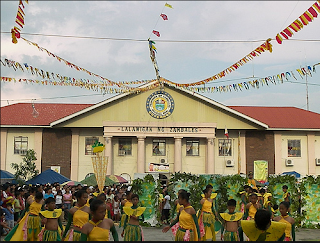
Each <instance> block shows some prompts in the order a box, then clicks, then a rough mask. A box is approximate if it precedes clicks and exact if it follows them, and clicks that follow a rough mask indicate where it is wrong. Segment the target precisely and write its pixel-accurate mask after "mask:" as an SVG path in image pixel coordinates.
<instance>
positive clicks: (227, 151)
mask: <svg viewBox="0 0 320 243" xmlns="http://www.w3.org/2000/svg"><path fill="white" fill-rule="evenodd" d="M231 142H232V140H231V139H219V156H231V155H232V153H231V151H232V143H231Z"/></svg>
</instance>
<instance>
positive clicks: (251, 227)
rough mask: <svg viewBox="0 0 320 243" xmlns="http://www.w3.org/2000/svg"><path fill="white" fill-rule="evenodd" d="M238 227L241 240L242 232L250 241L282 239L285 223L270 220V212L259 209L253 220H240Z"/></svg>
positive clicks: (241, 239)
mask: <svg viewBox="0 0 320 243" xmlns="http://www.w3.org/2000/svg"><path fill="white" fill-rule="evenodd" d="M240 224H241V227H239V238H240V241H243V238H244V237H243V236H244V234H245V235H246V236H247V237H248V238H249V240H250V241H282V240H283V239H284V235H285V234H284V232H285V229H286V224H285V223H282V222H275V221H271V212H270V211H268V210H265V209H259V210H258V211H257V212H256V215H255V218H254V220H241V221H240Z"/></svg>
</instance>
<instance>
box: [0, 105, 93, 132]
mask: <svg viewBox="0 0 320 243" xmlns="http://www.w3.org/2000/svg"><path fill="white" fill-rule="evenodd" d="M89 106H92V104H53V103H46V104H45V103H36V104H34V107H35V109H36V111H37V112H38V113H39V116H38V117H36V118H35V117H33V116H32V112H33V109H32V103H17V104H13V105H8V106H4V107H1V125H24V126H48V125H50V123H51V122H54V121H56V120H59V119H61V118H63V117H66V116H68V115H71V114H73V113H75V112H77V111H80V110H82V109H85V108H87V107H89Z"/></svg>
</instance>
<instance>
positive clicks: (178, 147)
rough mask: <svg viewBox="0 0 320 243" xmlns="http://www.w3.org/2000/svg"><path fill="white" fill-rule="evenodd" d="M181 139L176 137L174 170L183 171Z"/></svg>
mask: <svg viewBox="0 0 320 243" xmlns="http://www.w3.org/2000/svg"><path fill="white" fill-rule="evenodd" d="M181 139H182V137H174V172H182V156H181V150H182V149H181V147H182V146H181V145H182V144H181Z"/></svg>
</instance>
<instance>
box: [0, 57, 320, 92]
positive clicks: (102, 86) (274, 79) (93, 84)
mask: <svg viewBox="0 0 320 243" xmlns="http://www.w3.org/2000/svg"><path fill="white" fill-rule="evenodd" d="M1 64H2V65H3V66H7V67H13V68H14V70H15V71H16V70H18V68H19V69H20V70H22V71H23V70H24V68H23V66H22V65H21V64H20V63H18V62H15V61H11V60H8V59H5V60H4V61H2V60H1ZM317 65H320V63H316V64H314V65H312V66H310V65H308V66H305V67H302V68H298V69H296V71H297V73H298V74H299V76H300V78H301V79H303V78H304V77H305V76H306V75H308V76H310V77H312V72H313V73H315V72H316V66H317ZM24 66H25V68H26V69H27V70H31V68H30V66H28V67H27V66H26V65H24ZM33 75H38V76H41V77H43V78H44V79H45V80H34V79H18V80H17V79H15V78H11V77H1V81H3V82H12V81H13V82H20V83H21V82H25V83H32V84H42V85H54V86H56V85H58V86H76V87H80V88H86V89H89V90H93V91H100V92H101V93H109V94H114V93H129V92H130V93H132V92H134V93H139V92H144V91H147V90H150V89H153V88H155V87H158V86H159V85H160V82H155V81H157V80H156V79H152V80H143V82H145V83H152V82H154V83H153V84H150V85H148V86H144V87H136V88H132V89H122V88H120V87H118V88H112V87H110V85H108V83H104V82H102V81H92V80H88V79H75V78H70V77H65V76H61V75H59V74H55V75H54V74H53V73H51V76H52V77H53V78H54V77H57V79H54V80H51V79H50V75H48V76H45V75H44V76H43V74H42V72H40V71H39V70H34V69H33ZM46 78H48V79H46ZM290 78H293V79H295V80H297V77H296V75H295V74H294V72H293V71H286V72H282V73H279V74H276V75H272V76H267V77H265V78H260V79H256V80H253V81H248V82H241V83H235V84H230V85H220V86H215V87H182V88H184V89H186V90H189V91H193V92H202V93H203V92H211V93H213V92H220V93H221V92H231V91H232V90H234V91H242V90H243V89H245V90H248V89H250V88H257V89H259V88H260V87H263V86H264V85H266V86H268V85H269V84H274V85H276V84H282V83H283V82H284V81H289V79H290ZM160 79H161V82H163V83H167V84H168V85H172V86H175V85H174V84H173V82H171V81H169V80H167V79H164V78H162V77H160ZM124 82H125V83H127V84H129V83H130V82H131V81H124ZM138 82H141V81H138ZM131 84H133V83H131Z"/></svg>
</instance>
